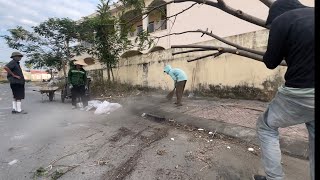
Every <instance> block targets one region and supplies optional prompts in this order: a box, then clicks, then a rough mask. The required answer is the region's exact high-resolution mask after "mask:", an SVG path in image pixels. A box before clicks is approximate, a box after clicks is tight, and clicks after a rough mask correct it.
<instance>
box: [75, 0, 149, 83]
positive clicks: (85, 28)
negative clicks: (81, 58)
mask: <svg viewBox="0 0 320 180" xmlns="http://www.w3.org/2000/svg"><path fill="white" fill-rule="evenodd" d="M132 2H134V1H132ZM142 2H143V1H140V0H138V1H135V2H134V3H135V4H131V2H130V1H126V2H124V3H123V4H122V5H121V6H122V7H126V8H129V7H132V6H134V7H136V8H137V9H139V8H141V7H142V6H143V4H141V3H142ZM120 8H121V7H120ZM126 8H121V9H122V10H123V11H120V12H119V14H118V16H114V15H112V12H111V10H110V1H106V0H100V4H99V5H98V10H97V15H96V16H95V17H91V18H84V20H83V21H82V22H81V23H80V26H81V28H80V29H81V32H80V38H79V39H80V41H85V42H86V43H89V44H91V46H90V47H89V48H87V52H88V53H89V54H90V55H93V56H94V57H96V58H97V59H98V60H99V61H100V62H101V63H102V64H104V65H105V66H106V69H107V75H108V81H110V80H111V77H112V79H113V80H114V76H113V68H115V67H116V65H117V63H118V61H119V58H120V55H121V53H122V52H124V51H125V50H127V49H130V48H133V47H134V46H135V45H134V44H133V42H131V41H130V40H129V39H128V33H129V32H130V31H131V27H132V25H133V24H132V23H133V22H134V21H131V22H130V23H126V22H125V19H124V18H123V13H124V11H125V9H126ZM146 37H148V33H146V32H143V33H140V34H139V35H138V37H137V39H136V41H135V42H136V44H137V45H136V46H138V48H139V49H143V48H144V47H145V46H146V43H145V42H147V40H148V38H146ZM150 42H151V41H150ZM150 42H149V43H147V44H148V45H149V46H151V43H150Z"/></svg>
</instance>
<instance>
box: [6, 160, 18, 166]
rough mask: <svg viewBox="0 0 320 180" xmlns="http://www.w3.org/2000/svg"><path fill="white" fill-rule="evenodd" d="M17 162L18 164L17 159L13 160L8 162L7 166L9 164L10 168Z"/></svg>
mask: <svg viewBox="0 0 320 180" xmlns="http://www.w3.org/2000/svg"><path fill="white" fill-rule="evenodd" d="M17 162H18V160H17V159H15V160H13V161H11V162H9V163H8V164H9V165H10V166H12V165H14V164H16V163H17Z"/></svg>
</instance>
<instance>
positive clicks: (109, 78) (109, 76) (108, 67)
mask: <svg viewBox="0 0 320 180" xmlns="http://www.w3.org/2000/svg"><path fill="white" fill-rule="evenodd" d="M107 73H108V82H110V81H111V75H110V65H109V64H108V65H107Z"/></svg>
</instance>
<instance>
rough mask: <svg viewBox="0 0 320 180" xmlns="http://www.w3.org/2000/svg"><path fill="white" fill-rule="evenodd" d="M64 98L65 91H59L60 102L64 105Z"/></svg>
mask: <svg viewBox="0 0 320 180" xmlns="http://www.w3.org/2000/svg"><path fill="white" fill-rule="evenodd" d="M65 98H66V93H65V90H61V102H62V103H64V100H65Z"/></svg>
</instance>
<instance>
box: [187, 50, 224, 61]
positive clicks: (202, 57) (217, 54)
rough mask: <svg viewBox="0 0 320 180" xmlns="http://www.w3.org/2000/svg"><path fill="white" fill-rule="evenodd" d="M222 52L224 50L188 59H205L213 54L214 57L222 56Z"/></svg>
mask: <svg viewBox="0 0 320 180" xmlns="http://www.w3.org/2000/svg"><path fill="white" fill-rule="evenodd" d="M221 54H223V52H216V53H212V54H208V55H205V56H201V57H198V58H195V59H190V60H188V62H192V61H197V60H200V59H204V58H207V57H211V56H213V58H215V57H218V56H220V55H221Z"/></svg>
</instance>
